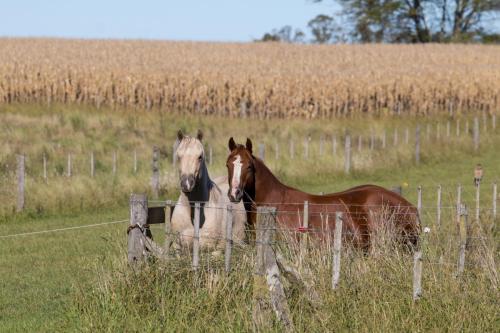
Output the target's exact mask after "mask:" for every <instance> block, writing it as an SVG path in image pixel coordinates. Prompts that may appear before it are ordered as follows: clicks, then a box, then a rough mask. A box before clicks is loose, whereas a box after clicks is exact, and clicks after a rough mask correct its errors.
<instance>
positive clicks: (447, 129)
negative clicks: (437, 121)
mask: <svg viewBox="0 0 500 333" xmlns="http://www.w3.org/2000/svg"><path fill="white" fill-rule="evenodd" d="M450 132H451V124H450V121H449V120H448V121H447V122H446V138H447V139H448V138H449V137H450Z"/></svg>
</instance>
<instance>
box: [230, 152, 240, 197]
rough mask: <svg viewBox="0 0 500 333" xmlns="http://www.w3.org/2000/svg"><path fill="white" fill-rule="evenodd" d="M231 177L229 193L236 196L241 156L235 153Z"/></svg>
mask: <svg viewBox="0 0 500 333" xmlns="http://www.w3.org/2000/svg"><path fill="white" fill-rule="evenodd" d="M233 165H234V168H233V179H232V180H231V195H232V196H233V197H236V190H237V189H238V186H240V178H241V166H242V164H241V156H240V155H236V159H235V160H234V161H233Z"/></svg>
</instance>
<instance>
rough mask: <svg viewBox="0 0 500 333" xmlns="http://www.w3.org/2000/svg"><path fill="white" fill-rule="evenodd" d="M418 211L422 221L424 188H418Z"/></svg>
mask: <svg viewBox="0 0 500 333" xmlns="http://www.w3.org/2000/svg"><path fill="white" fill-rule="evenodd" d="M417 211H418V216H420V219H423V217H422V186H420V185H419V186H418V187H417Z"/></svg>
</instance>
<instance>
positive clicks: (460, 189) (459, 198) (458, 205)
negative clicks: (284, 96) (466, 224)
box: [456, 184, 462, 225]
mask: <svg viewBox="0 0 500 333" xmlns="http://www.w3.org/2000/svg"><path fill="white" fill-rule="evenodd" d="M461 205H462V185H460V184H458V186H457V205H456V206H457V211H456V213H457V219H456V221H457V225H460V207H461Z"/></svg>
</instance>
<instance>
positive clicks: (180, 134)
mask: <svg viewBox="0 0 500 333" xmlns="http://www.w3.org/2000/svg"><path fill="white" fill-rule="evenodd" d="M182 139H184V133H182V130H179V132H177V140H179V141H182Z"/></svg>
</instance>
